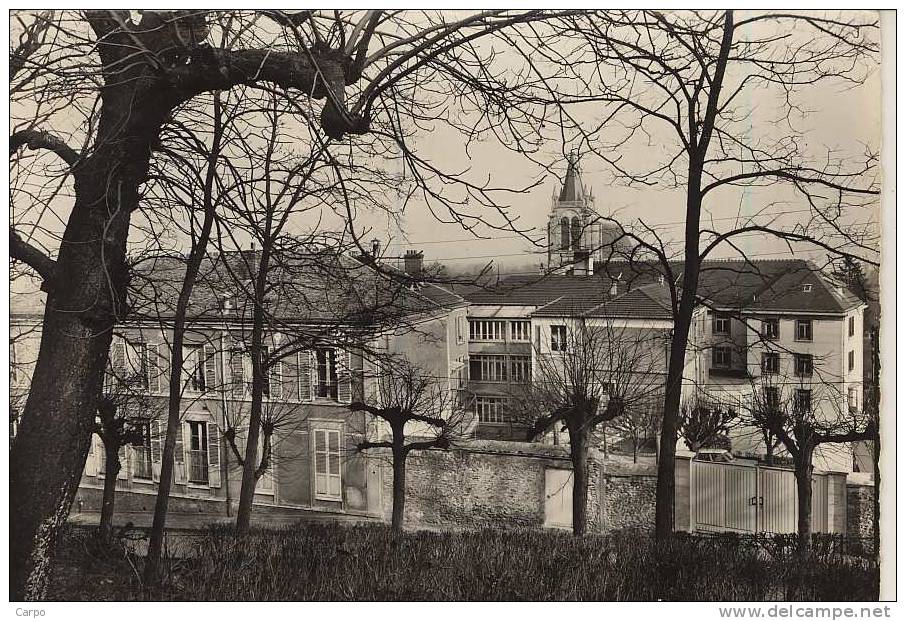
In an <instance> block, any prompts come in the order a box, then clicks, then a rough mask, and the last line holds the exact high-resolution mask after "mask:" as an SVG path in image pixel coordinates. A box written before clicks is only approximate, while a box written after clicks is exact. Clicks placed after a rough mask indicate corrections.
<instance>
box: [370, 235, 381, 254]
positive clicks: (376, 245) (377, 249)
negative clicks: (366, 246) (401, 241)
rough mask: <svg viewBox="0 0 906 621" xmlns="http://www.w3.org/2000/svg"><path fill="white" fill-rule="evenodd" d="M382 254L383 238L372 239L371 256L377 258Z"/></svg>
mask: <svg viewBox="0 0 906 621" xmlns="http://www.w3.org/2000/svg"><path fill="white" fill-rule="evenodd" d="M380 254H381V240H379V239H372V240H371V256H372V257H373V258H375V259H377V258H378V256H380Z"/></svg>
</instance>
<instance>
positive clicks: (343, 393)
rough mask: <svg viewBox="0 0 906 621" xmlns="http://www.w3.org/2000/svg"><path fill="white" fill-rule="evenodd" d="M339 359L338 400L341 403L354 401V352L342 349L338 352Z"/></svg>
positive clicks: (337, 359) (337, 358)
mask: <svg viewBox="0 0 906 621" xmlns="http://www.w3.org/2000/svg"><path fill="white" fill-rule="evenodd" d="M336 361H337V401H339V402H340V403H351V402H352V354H350V353H349V352H348V351H346V350H340V351H338V352H337V354H336Z"/></svg>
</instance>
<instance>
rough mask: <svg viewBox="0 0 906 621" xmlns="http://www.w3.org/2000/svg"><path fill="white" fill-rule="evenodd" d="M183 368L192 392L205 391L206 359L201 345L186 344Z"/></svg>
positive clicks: (183, 350) (183, 352)
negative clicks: (203, 357)
mask: <svg viewBox="0 0 906 621" xmlns="http://www.w3.org/2000/svg"><path fill="white" fill-rule="evenodd" d="M182 368H183V373H184V374H185V375H186V376H187V378H188V379H187V382H188V386H187V387H188V390H189V391H190V392H204V391H205V377H204V361H203V359H202V347H201V345H184V346H183V348H182Z"/></svg>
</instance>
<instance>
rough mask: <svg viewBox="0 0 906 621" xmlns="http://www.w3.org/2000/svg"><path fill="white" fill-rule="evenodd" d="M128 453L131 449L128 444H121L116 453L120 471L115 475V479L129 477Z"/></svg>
mask: <svg viewBox="0 0 906 621" xmlns="http://www.w3.org/2000/svg"><path fill="white" fill-rule="evenodd" d="M129 453H131V451H130V450H129V447H128V446H121V447H120V450H119V451H118V453H117V454H118V455H119V458H120V471H119V472H118V473H117V475H116V478H117V479H128V478H129Z"/></svg>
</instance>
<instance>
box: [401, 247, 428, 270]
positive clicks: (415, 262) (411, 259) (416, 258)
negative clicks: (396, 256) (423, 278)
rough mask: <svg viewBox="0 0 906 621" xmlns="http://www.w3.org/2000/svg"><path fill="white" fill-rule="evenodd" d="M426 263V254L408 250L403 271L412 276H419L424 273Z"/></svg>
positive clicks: (404, 258)
mask: <svg viewBox="0 0 906 621" xmlns="http://www.w3.org/2000/svg"><path fill="white" fill-rule="evenodd" d="M424 262H425V254H424V253H423V252H422V251H421V250H407V251H406V254H405V255H403V266H404V267H403V269H404V270H405V271H406V273H407V274H409V275H410V276H418V275H420V274H421V273H422V269H423V266H424Z"/></svg>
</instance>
